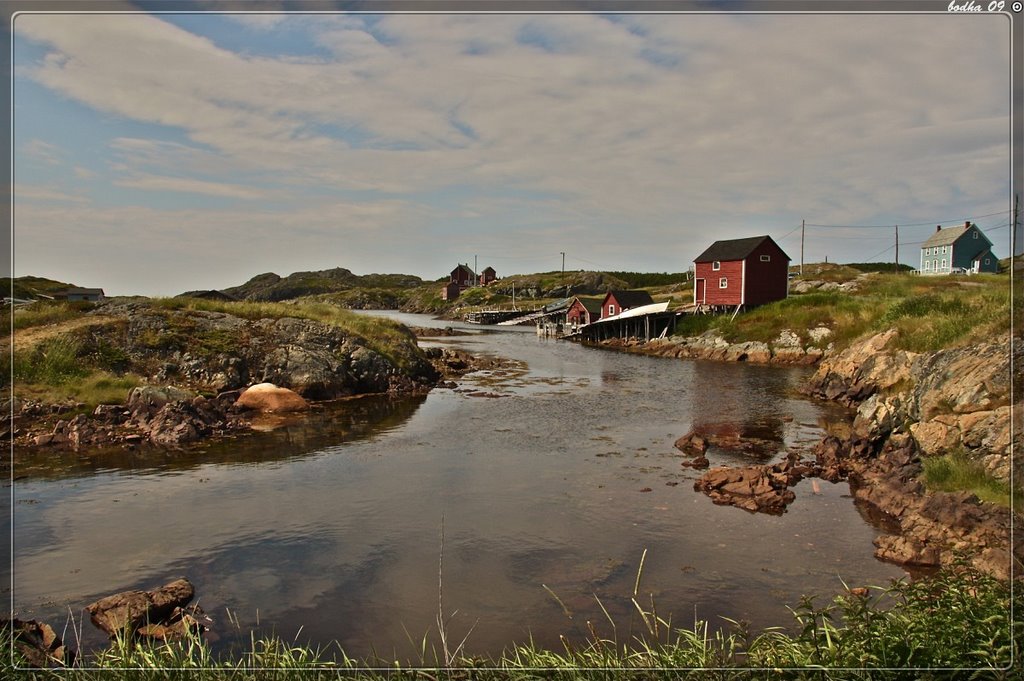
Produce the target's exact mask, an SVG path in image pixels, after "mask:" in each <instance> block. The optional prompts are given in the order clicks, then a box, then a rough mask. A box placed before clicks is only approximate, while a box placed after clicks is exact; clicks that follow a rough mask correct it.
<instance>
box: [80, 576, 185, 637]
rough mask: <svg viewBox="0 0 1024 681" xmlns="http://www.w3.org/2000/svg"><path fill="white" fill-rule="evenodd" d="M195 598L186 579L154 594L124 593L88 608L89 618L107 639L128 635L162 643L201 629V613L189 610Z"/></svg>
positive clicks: (166, 586) (151, 592)
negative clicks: (191, 630) (199, 627)
mask: <svg viewBox="0 0 1024 681" xmlns="http://www.w3.org/2000/svg"><path fill="white" fill-rule="evenodd" d="M194 596H195V589H194V587H193V586H192V583H191V582H189V581H188V580H187V579H177V580H175V581H173V582H171V583H170V584H166V585H164V586H162V587H160V588H159V589H154V590H152V591H124V592H121V593H119V594H114V595H113V596H107V597H106V598H101V599H100V600H98V601H96V602H95V603H90V604H89V605H87V606H86V608H85V609H86V611H87V612H88V613H89V619H90V620H92V623H93V624H94V625H96V626H97V627H98V628H100V629H101V630H102V631H104V632H105V633H106V634H107V635H108V636H110V637H111V638H113V637H114V636H116V635H118V634H120V633H125V634H127V635H129V636H139V637H150V638H157V639H161V640H166V639H168V638H174V637H177V636H180V635H182V634H184V633H185V632H186V631H187V630H188V629H189V628H195V627H198V626H199V621H198V619H197V616H201V615H202V611H201V610H199V609H198V608H197V607H195V606H193V608H191V609H186V606H188V603H189V601H191V600H192V598H193V597H194Z"/></svg>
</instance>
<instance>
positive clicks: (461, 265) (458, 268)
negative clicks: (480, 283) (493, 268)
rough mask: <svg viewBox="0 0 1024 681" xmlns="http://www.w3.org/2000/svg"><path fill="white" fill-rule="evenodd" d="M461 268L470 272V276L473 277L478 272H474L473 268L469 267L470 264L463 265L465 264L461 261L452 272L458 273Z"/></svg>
mask: <svg viewBox="0 0 1024 681" xmlns="http://www.w3.org/2000/svg"><path fill="white" fill-rule="evenodd" d="M459 270H464V271H465V272H466V273H468V274H469V276H471V277H475V276H476V273H475V272H473V270H471V269H469V265H463V264H462V263H461V262H460V263H459V265H458V266H457V267H456V268H455V269H453V270H452V271H451V273H452V274H455V273H456V272H458V271H459Z"/></svg>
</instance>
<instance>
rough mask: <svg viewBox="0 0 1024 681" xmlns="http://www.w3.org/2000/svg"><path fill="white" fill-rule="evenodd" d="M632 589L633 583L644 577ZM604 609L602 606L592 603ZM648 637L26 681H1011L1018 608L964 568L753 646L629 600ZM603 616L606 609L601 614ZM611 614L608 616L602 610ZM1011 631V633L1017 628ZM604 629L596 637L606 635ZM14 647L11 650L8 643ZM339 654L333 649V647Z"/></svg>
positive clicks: (132, 657) (196, 655)
mask: <svg viewBox="0 0 1024 681" xmlns="http://www.w3.org/2000/svg"><path fill="white" fill-rule="evenodd" d="M638 584H639V575H638ZM598 602H599V603H600V601H598ZM633 603H634V605H635V606H636V609H637V613H638V615H639V618H640V621H641V624H642V633H641V634H640V635H636V636H631V637H630V638H629V640H620V639H619V632H620V629H619V628H618V627H617V626H616V623H615V622H614V621H613V620H612V618H611V617H610V616H609V617H607V621H606V622H587V625H588V628H589V630H590V636H589V637H588V638H587V639H585V640H578V641H577V640H570V639H569V638H567V637H564V636H563V637H561V643H562V645H561V649H559V650H549V649H545V648H542V647H540V646H537V645H536V644H535V643H534V642H532V641H530V642H527V643H525V644H521V645H516V646H513V647H511V648H509V649H507V650H506V651H505V652H503V653H502V654H501V655H500V656H498V657H496V658H479V657H469V656H466V655H461V656H458V657H456V658H455V659H453V660H451V663H450V664H449V665H448V666H445V665H444V664H443V663H442V662H441V660H443V658H439V657H438V655H437V654H436V653H435V654H434V655H433V657H432V658H431V657H430V656H429V653H428V651H427V650H426V645H425V644H424V647H423V657H422V659H421V660H420V662H419V663H418V664H417V663H413V664H412V665H400V664H399V663H397V662H395V661H393V660H381V659H368V660H354V659H352V658H349V657H347V656H346V655H345V654H344V652H339V653H338V654H337V655H332V654H331V651H330V648H327V649H320V648H317V649H313V648H308V647H304V646H301V645H298V644H295V643H288V642H286V641H284V640H282V639H280V638H278V637H270V638H263V639H255V638H252V639H251V640H250V642H249V650H248V651H246V652H244V653H242V654H240V656H238V657H237V658H236V659H227V660H225V659H217V658H215V657H214V656H213V655H212V654H211V652H210V649H209V647H208V646H207V644H206V643H205V642H203V640H202V639H201V638H199V637H193V638H190V639H187V640H185V641H179V642H174V643H163V644H158V645H142V644H137V643H133V642H132V641H129V640H125V639H118V640H115V641H114V644H113V645H112V647H111V648H110V649H109V650H107V651H104V652H102V653H100V654H98V655H97V656H96V657H95V659H92V660H86V661H85V662H84V664H83V667H82V668H76V669H61V670H54V671H47V670H35V671H31V672H25V675H26V677H31V678H38V679H58V678H60V679H78V680H81V681H93V680H94V679H95V680H97V681H98V680H99V679H110V678H113V679H146V680H152V681H163V680H164V679H177V678H181V672H178V671H174V670H190V671H192V672H197V671H199V675H200V676H201V678H209V679H225V680H228V679H231V680H234V679H238V680H242V679H261V680H262V679H268V680H270V679H291V678H303V679H307V678H310V679H320V678H325V679H326V678H338V677H339V676H344V677H345V678H361V679H377V678H394V677H399V678H410V679H412V678H418V679H428V680H431V679H441V678H445V679H470V678H472V679H540V678H544V679H621V678H628V679H663V678H696V679H705V678H709V679H751V678H765V679H767V678H771V679H961V678H962V679H975V678H977V679H1015V678H1020V677H1019V675H1018V670H1017V669H1013V668H1011V664H1013V663H1016V664H1018V665H1019V664H1020V660H1019V655H1020V653H1021V650H1022V648H1021V627H1022V626H1024V621H1022V618H1021V616H1020V610H1019V609H1017V610H1016V611H1015V618H1014V619H1013V620H1012V621H1011V618H1010V588H1009V585H1008V584H1005V583H1002V582H999V581H997V580H994V579H992V578H990V577H987V576H985V575H983V574H981V573H979V572H977V571H975V570H973V569H972V568H970V567H967V566H966V565H957V566H954V567H952V568H949V569H946V570H944V571H942V572H940V573H939V574H938V575H936V576H934V577H932V578H928V579H922V580H920V581H917V582H913V583H909V582H906V581H897V582H894V583H893V584H892V585H891V586H890V587H888V588H886V589H877V588H873V589H871V590H868V589H847V590H846V591H845V592H844V593H842V594H841V595H839V596H837V597H835V598H834V599H833V600H832V602H831V603H829V604H827V605H825V606H821V607H818V606H816V605H815V603H814V599H813V598H809V597H805V598H804V599H803V601H802V602H801V603H800V605H799V606H797V607H796V608H795V609H793V615H794V620H795V624H796V628H795V633H787V632H786V631H784V630H782V629H780V628H772V629H769V630H767V631H764V632H761V633H759V634H756V635H752V634H751V632H750V631H749V629H748V628H747V626H746V625H744V624H742V623H738V622H732V621H727V622H728V623H729V626H728V627H727V628H725V629H722V630H719V631H712V629H711V627H709V624H708V623H707V622H704V621H696V622H694V624H693V625H692V626H687V627H683V628H678V627H675V626H673V625H672V623H671V621H670V620H667V619H664V618H663V617H662V616H661V615H659V614H658V613H657V611H656V609H655V607H654V604H653V602H651V604H650V606H649V607H646V606H641V605H640V603H639V602H638V600H637V599H636V598H634V599H633ZM602 607H603V606H602ZM606 615H607V612H606ZM1013 625H1016V629H1014V626H1013ZM601 630H604V631H603V633H602V631H601ZM7 645H8V646H10V642H9V641H8V643H7ZM339 651H340V649H339Z"/></svg>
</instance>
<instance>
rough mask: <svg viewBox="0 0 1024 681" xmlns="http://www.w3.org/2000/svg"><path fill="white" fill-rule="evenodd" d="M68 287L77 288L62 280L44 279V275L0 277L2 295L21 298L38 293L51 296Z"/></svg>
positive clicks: (29, 298)
mask: <svg viewBox="0 0 1024 681" xmlns="http://www.w3.org/2000/svg"><path fill="white" fill-rule="evenodd" d="M69 288H77V287H76V286H75V285H74V284H66V283H64V282H62V281H55V280H53V279H46V278H44V277H15V278H14V280H13V281H12V280H11V278H10V277H3V278H0V291H2V294H0V295H3V296H12V297H14V298H20V299H22V300H32V299H35V298H38V297H39V296H40V295H43V296H52V295H53V294H54V293H56V292H58V291H65V290H67V289H69Z"/></svg>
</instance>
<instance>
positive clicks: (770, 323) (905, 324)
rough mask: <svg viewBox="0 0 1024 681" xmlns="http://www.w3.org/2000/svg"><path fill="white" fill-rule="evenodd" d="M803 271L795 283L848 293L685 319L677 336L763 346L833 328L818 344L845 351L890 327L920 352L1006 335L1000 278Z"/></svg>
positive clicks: (1005, 297) (823, 292) (822, 293)
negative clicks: (706, 335) (710, 336)
mask: <svg viewBox="0 0 1024 681" xmlns="http://www.w3.org/2000/svg"><path fill="white" fill-rule="evenodd" d="M810 271H811V270H810V268H807V267H805V276H804V277H803V278H802V279H804V280H815V281H821V282H826V283H827V284H833V285H836V284H847V285H849V286H850V288H849V289H848V290H840V289H838V288H831V287H828V286H822V287H819V288H817V289H815V290H811V291H808V292H807V293H803V294H793V295H790V297H789V298H787V299H785V300H781V301H778V302H775V303H770V304H768V305H764V306H762V307H759V308H756V309H754V310H750V311H747V312H744V313H741V314H739V315H737V316H736V317H735V318H732V317H731V315H717V316H711V315H696V316H689V317H685V318H683V319H682V320H681V321H680V323H679V324H678V325H677V327H676V335H679V336H695V335H699V334H701V333H703V332H705V331H707V330H709V329H715V330H717V331H718V332H719V333H720V334H721V335H722V336H723V337H724V338H725V339H726V340H728V341H730V342H740V341H763V342H769V341H771V340H772V339H774V338H777V337H778V335H779V333H780V332H781V331H782V330H783V329H790V330H792V331H794V332H796V333H797V334H798V335H800V336H801V337H803V340H804V341H805V342H807V343H810V344H813V341H811V339H809V338H808V337H807V333H806V332H807V331H808V330H809V329H812V328H815V327H822V326H823V327H827V328H829V329H831V330H832V336H830V337H829V338H827V339H825V340H823V341H821V344H823V345H827V344H828V343H834V344H835V345H836V346H837V347H844V346H846V345H848V344H849V343H850V342H852V341H853V340H854V339H855V338H857V337H859V336H861V335H863V334H865V333H872V332H874V333H877V332H880V331H883V330H885V329H888V328H894V327H895V328H897V329H899V331H900V337H899V340H898V345H899V346H900V347H902V348H903V349H906V350H910V351H913V352H925V351H934V350H938V349H940V348H944V347H953V346H958V345H966V344H968V343H973V342H979V341H984V340H988V339H991V338H993V337H995V336H997V335H1004V334H1007V333H1009V331H1010V281H1009V277H1007V276H1006V275H997V274H978V275H972V276H948V277H922V276H913V275H907V274H899V275H898V274H886V273H878V272H869V273H863V272H859V271H858V270H856V269H855V268H853V267H850V266H846V265H841V266H831V267H828V268H827V269H820V270H818V271H816V272H814V273H813V274H809V272H810ZM795 281H800V279H797V280H795Z"/></svg>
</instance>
